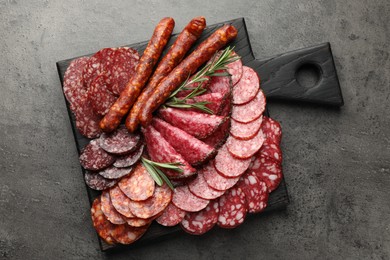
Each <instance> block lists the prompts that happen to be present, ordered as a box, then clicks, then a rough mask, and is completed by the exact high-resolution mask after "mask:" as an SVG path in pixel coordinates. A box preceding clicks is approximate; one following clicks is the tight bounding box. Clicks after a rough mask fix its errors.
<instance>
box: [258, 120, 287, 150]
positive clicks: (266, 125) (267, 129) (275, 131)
mask: <svg viewBox="0 0 390 260" xmlns="http://www.w3.org/2000/svg"><path fill="white" fill-rule="evenodd" d="M261 129H262V130H263V133H264V134H265V136H266V137H267V139H271V140H272V141H274V142H275V143H277V144H280V141H281V139H282V127H281V126H280V123H279V122H278V121H276V120H274V119H272V118H270V117H266V116H265V117H264V118H263V123H262V125H261Z"/></svg>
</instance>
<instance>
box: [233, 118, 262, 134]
mask: <svg viewBox="0 0 390 260" xmlns="http://www.w3.org/2000/svg"><path fill="white" fill-rule="evenodd" d="M231 121H232V122H231V127H230V134H231V135H232V136H233V137H234V138H236V139H240V140H249V139H252V138H253V137H255V136H256V134H257V133H258V132H259V130H260V127H261V122H262V121H263V117H262V116H260V117H259V118H258V119H256V120H254V121H252V122H249V123H247V124H244V123H240V122H237V121H236V120H231Z"/></svg>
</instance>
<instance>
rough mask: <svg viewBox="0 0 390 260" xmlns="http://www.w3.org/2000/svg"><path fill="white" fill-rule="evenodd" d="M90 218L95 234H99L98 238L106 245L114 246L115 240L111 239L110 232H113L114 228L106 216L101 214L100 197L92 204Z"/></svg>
mask: <svg viewBox="0 0 390 260" xmlns="http://www.w3.org/2000/svg"><path fill="white" fill-rule="evenodd" d="M91 216H92V223H93V226H94V228H95V230H96V232H97V233H98V234H99V237H101V238H102V239H103V240H104V241H105V242H106V243H108V244H114V243H115V240H114V238H113V237H112V231H113V230H114V227H115V226H114V225H113V224H112V223H111V222H109V221H108V220H107V218H106V216H105V215H104V214H103V211H102V208H101V203H100V197H98V198H96V199H95V200H94V201H93V203H92V207H91Z"/></svg>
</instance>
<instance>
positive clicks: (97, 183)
mask: <svg viewBox="0 0 390 260" xmlns="http://www.w3.org/2000/svg"><path fill="white" fill-rule="evenodd" d="M84 180H85V183H86V184H87V186H88V187H90V188H91V189H93V190H106V189H108V188H111V187H113V186H114V185H115V184H117V183H118V181H119V180H118V179H113V180H110V179H106V178H104V177H103V176H101V175H100V174H98V173H97V172H91V171H85V174H84Z"/></svg>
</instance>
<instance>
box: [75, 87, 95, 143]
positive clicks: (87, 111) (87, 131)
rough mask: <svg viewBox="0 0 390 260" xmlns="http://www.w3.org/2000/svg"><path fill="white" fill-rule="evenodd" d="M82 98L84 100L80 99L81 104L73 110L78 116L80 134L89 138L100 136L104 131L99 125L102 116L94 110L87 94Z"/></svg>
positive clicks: (77, 125) (77, 122) (77, 126)
mask: <svg viewBox="0 0 390 260" xmlns="http://www.w3.org/2000/svg"><path fill="white" fill-rule="evenodd" d="M82 99H83V101H80V104H79V105H80V106H79V107H76V108H75V110H74V111H73V112H74V113H75V116H76V128H77V130H79V132H80V134H82V135H83V136H85V137H87V138H90V139H92V138H96V137H99V136H100V134H101V133H102V130H101V129H100V127H99V122H100V120H101V119H102V117H101V116H99V115H98V114H96V113H95V112H94V111H93V109H92V106H91V104H90V102H89V100H88V97H87V95H85V96H84V97H82Z"/></svg>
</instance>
